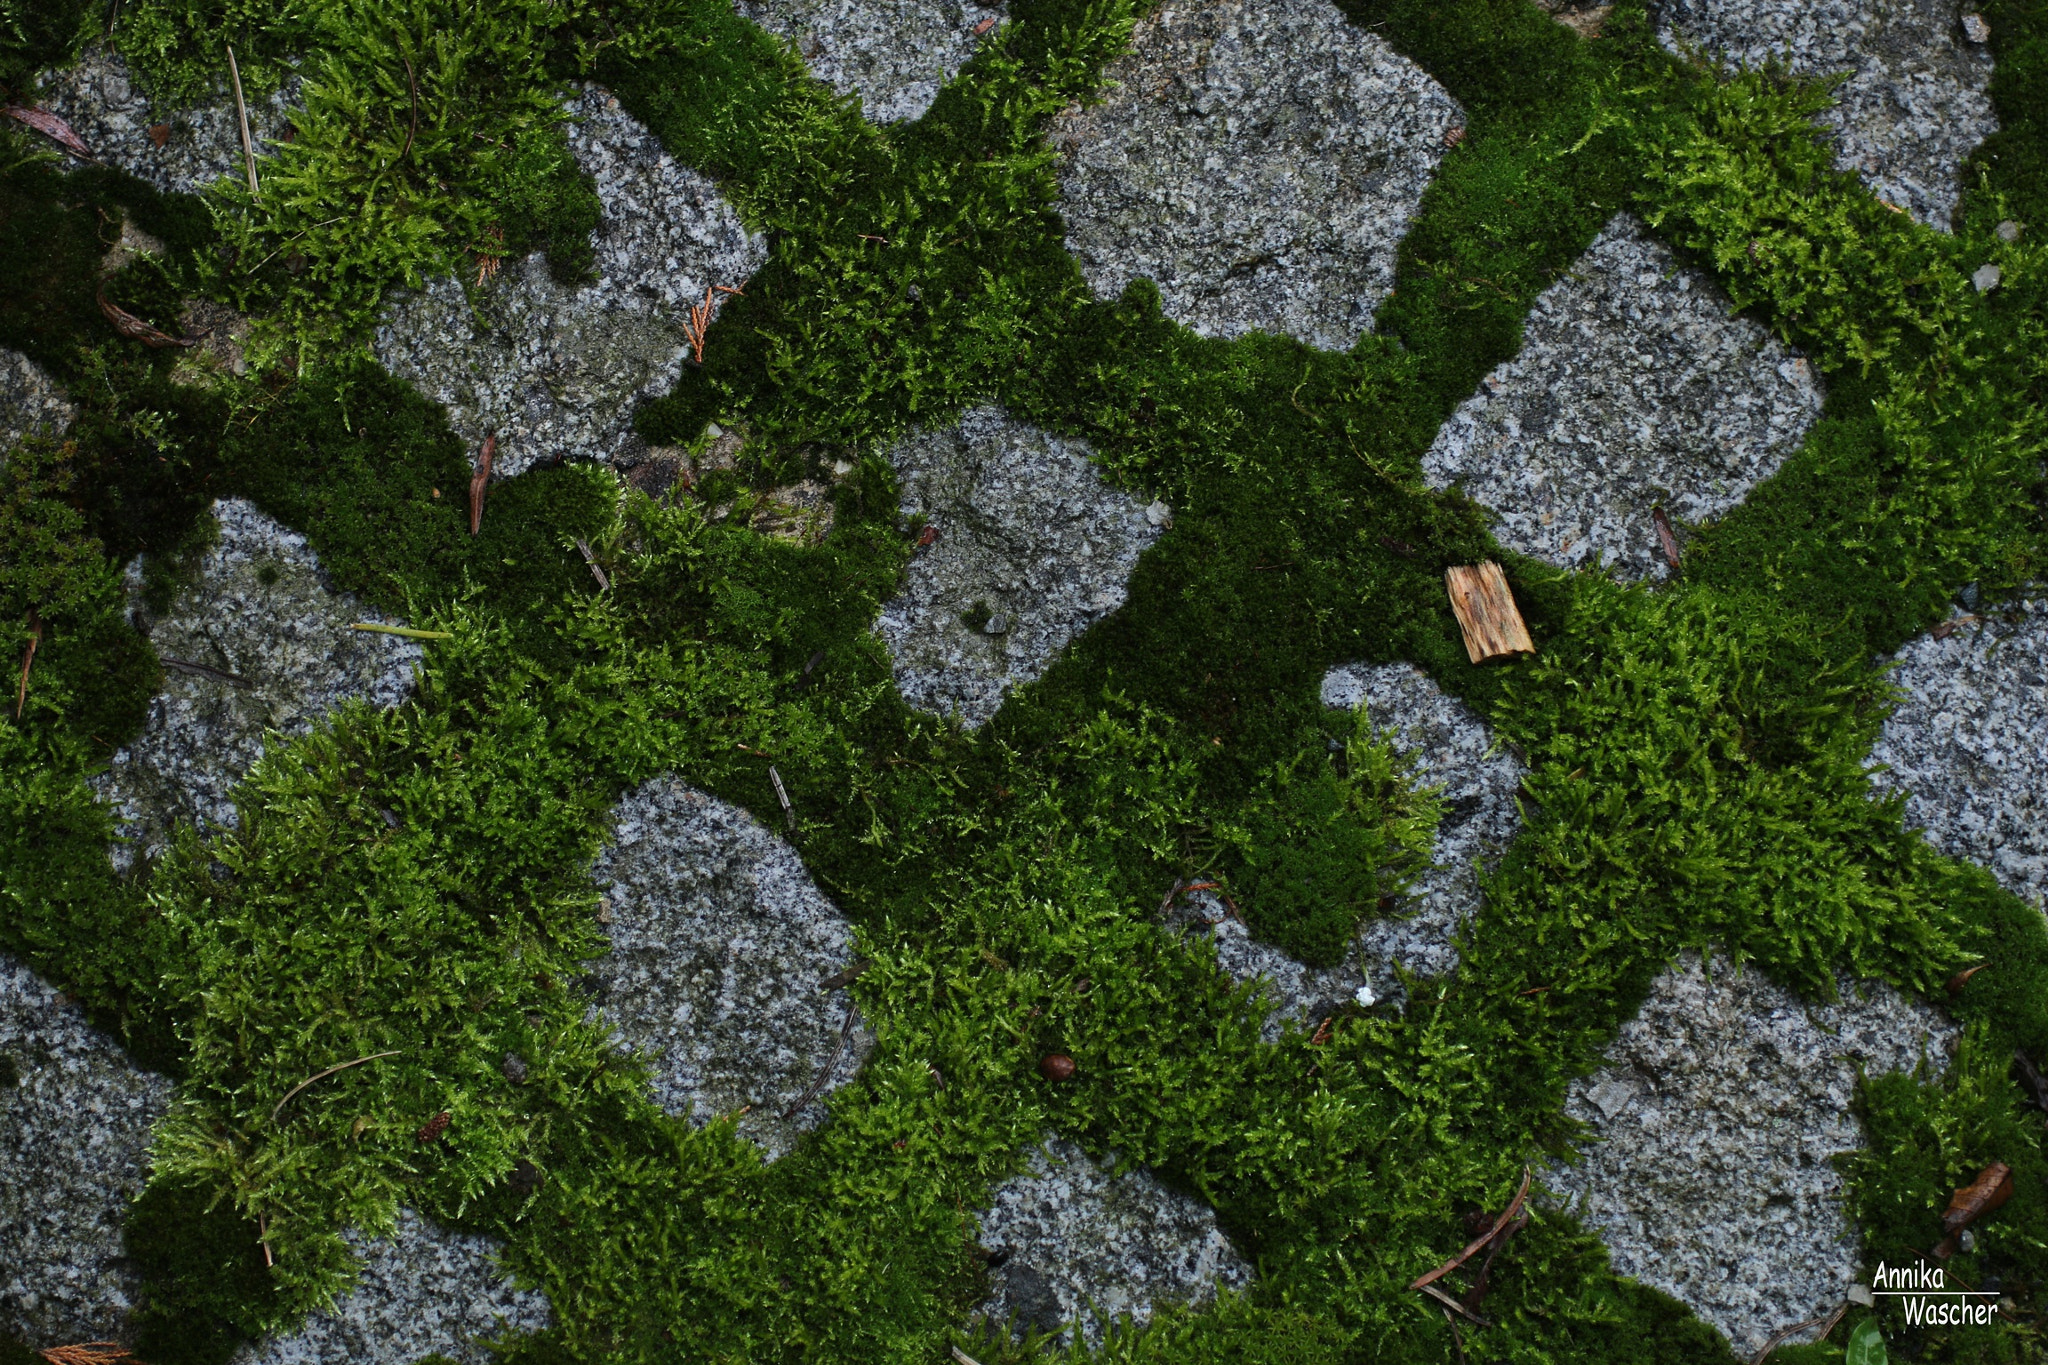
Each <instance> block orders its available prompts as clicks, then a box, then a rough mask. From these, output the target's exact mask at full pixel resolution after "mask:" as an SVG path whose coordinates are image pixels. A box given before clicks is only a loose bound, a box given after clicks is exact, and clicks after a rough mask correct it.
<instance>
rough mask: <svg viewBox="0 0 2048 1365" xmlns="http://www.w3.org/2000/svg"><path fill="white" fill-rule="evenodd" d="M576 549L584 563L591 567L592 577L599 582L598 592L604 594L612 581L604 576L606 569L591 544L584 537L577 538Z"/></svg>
mask: <svg viewBox="0 0 2048 1365" xmlns="http://www.w3.org/2000/svg"><path fill="white" fill-rule="evenodd" d="M576 548H577V550H578V551H579V552H581V554H582V555H583V562H584V563H585V564H588V565H589V566H590V576H591V577H593V578H595V579H596V580H597V590H598V591H599V592H603V591H605V590H606V589H608V588H610V587H611V585H612V584H611V580H610V579H609V578H606V577H605V575H604V568H603V566H602V565H600V564H599V563H598V562H597V555H596V554H595V553H594V552H593V551H592V550H591V548H590V542H589V541H587V540H585V539H584V538H583V537H582V536H578V537H576Z"/></svg>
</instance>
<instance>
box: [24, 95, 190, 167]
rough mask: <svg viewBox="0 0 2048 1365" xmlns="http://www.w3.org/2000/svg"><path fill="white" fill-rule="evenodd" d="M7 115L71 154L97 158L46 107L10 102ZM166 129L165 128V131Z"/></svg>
mask: <svg viewBox="0 0 2048 1365" xmlns="http://www.w3.org/2000/svg"><path fill="white" fill-rule="evenodd" d="M7 115H8V117H10V118H12V119H14V120H15V121H16V122H17V123H22V124H26V125H27V126H28V127H30V128H33V129H35V130H36V131H37V132H39V133H41V134H42V135H43V136H44V137H46V138H48V139H50V141H52V142H54V143H56V144H57V145H58V146H59V147H62V148H63V149H64V150H65V151H67V152H69V153H71V154H72V155H73V156H76V157H79V158H80V159H82V160H85V161H95V162H96V161H98V160H99V158H98V157H96V156H94V155H93V154H92V148H90V147H88V146H86V145H85V141H84V139H82V138H80V137H79V136H78V134H77V133H74V132H72V131H71V125H70V124H68V123H66V122H65V121H64V120H63V119H61V118H58V117H57V116H56V115H55V114H53V113H51V112H50V111H49V110H47V109H38V108H36V107H35V106H34V105H30V104H10V105H8V106H7ZM168 131H169V130H168V129H166V132H168ZM158 145H162V144H158Z"/></svg>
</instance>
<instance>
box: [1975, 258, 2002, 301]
mask: <svg viewBox="0 0 2048 1365" xmlns="http://www.w3.org/2000/svg"><path fill="white" fill-rule="evenodd" d="M2004 278H2005V272H2004V271H2003V270H2000V269H1999V268H1998V265H1997V263H1996V262H1993V261H1986V262H1984V264H1982V265H1980V266H1978V267H1977V268H1976V269H1975V270H1973V271H1971V272H1970V283H1971V284H1973V285H1975V286H1977V292H1978V293H1980V294H1988V293H1990V292H1991V291H1992V290H1994V289H1996V288H1998V282H1999V281H2000V280H2002V279H2004Z"/></svg>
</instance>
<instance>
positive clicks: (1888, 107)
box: [1650, 0, 1998, 231]
mask: <svg viewBox="0 0 2048 1365" xmlns="http://www.w3.org/2000/svg"><path fill="white" fill-rule="evenodd" d="M1650 10H1651V15H1652V18H1653V19H1654V20H1655V22H1656V25H1657V37H1658V40H1659V41H1660V42H1662V43H1663V44H1664V46H1665V47H1666V48H1668V49H1669V50H1671V51H1673V52H1683V51H1685V50H1686V49H1688V48H1698V49H1703V50H1704V51H1705V53H1706V54H1707V55H1709V56H1710V57H1712V58H1714V59H1716V60H1718V61H1719V62H1720V63H1721V64H1723V65H1724V66H1731V67H1732V66H1741V67H1748V68H1751V69H1755V68H1759V67H1762V66H1764V65H1765V64H1766V63H1771V62H1776V63H1781V64H1783V65H1784V66H1785V67H1786V68H1787V69H1788V70H1790V71H1791V72H1792V73H1793V74H1795V75H1799V76H1806V77H1819V76H1831V75H1837V74H1842V73H1846V74H1847V76H1848V79H1847V81H1846V82H1844V84H1843V85H1842V87H1841V89H1840V90H1838V91H1837V92H1836V95H1835V102H1834V103H1833V104H1832V105H1831V106H1829V108H1828V109H1826V110H1825V111H1824V112H1822V113H1821V115H1820V116H1819V118H1818V120H1817V122H1818V123H1819V125H1820V126H1821V128H1822V129H1823V130H1824V131H1825V133H1826V135H1827V137H1828V139H1829V140H1830V141H1831V142H1833V143H1834V148H1835V164H1836V165H1837V166H1839V167H1840V168H1841V169H1843V170H1846V171H1853V172H1855V173H1856V174H1857V175H1858V176H1859V177H1861V178H1862V180H1863V183H1865V184H1866V185H1868V186H1870V188H1871V190H1872V191H1873V192H1874V193H1875V194H1876V195H1877V196H1878V197H1879V198H1880V199H1883V200H1884V201H1885V202H1887V203H1889V204H1891V205H1893V206H1894V207H1896V208H1900V209H1904V210H1905V211H1907V212H1908V213H1911V214H1912V215H1913V216H1914V217H1915V218H1917V219H1919V220H1920V221H1921V222H1923V223H1929V224H1932V225H1933V226H1935V227H1938V228H1941V229H1942V230H1944V231H1946V230H1947V229H1948V226H1949V219H1950V217H1951V215H1952V214H1953V213H1954V212H1955V206H1956V197H1957V194H1958V192H1959V190H1960V188H1961V184H1960V176H1961V172H1962V166H1963V162H1964V161H1965V160H1966V159H1967V158H1968V157H1969V155H1970V153H1971V152H1972V151H1974V150H1975V149H1976V146H1977V144H1978V143H1980V142H1982V141H1983V140H1984V139H1985V138H1987V137H1989V136H1990V135H1991V134H1993V133H1995V132H1997V131H1998V117H1997V114H1996V113H1995V112H1994V111H1993V109H1992V107H1991V97H1990V94H1989V93H1988V92H1989V87H1990V84H1991V52H1990V49H1989V48H1986V47H1984V46H1982V45H1981V42H1982V40H1981V39H1980V40H1978V41H1977V42H1971V41H1970V40H1969V35H1968V33H1967V32H1966V31H1965V24H1964V21H1963V20H1962V19H1961V16H1960V15H1959V14H1958V13H1957V8H1956V5H1955V3H1954V0H1745V2H1744V3H1742V4H1728V3H1725V0H1653V3H1652V4H1651V6H1650ZM1972 17H1976V16H1972ZM1979 22H1980V23H1981V22H1982V20H1981V18H1979ZM1986 36H1987V37H1988V36H1989V34H1988V31H1987V33H1986Z"/></svg>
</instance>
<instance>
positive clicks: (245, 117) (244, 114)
mask: <svg viewBox="0 0 2048 1365" xmlns="http://www.w3.org/2000/svg"><path fill="white" fill-rule="evenodd" d="M227 48H228V75H229V77H230V78H232V79H233V81H234V83H235V117H236V118H237V119H239V120H240V121H241V125H242V166H243V168H244V169H246V170H247V171H248V172H249V197H250V198H251V199H255V198H258V197H259V196H258V194H257V191H256V142H255V139H253V138H251V137H250V136H249V106H248V104H247V102H246V101H244V100H243V99H242V68H241V67H240V66H239V65H238V64H237V63H236V61H235V47H234V44H233V43H229V44H228V45H227Z"/></svg>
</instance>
